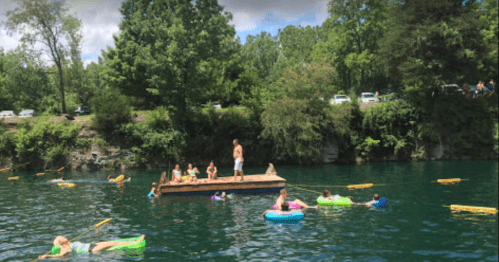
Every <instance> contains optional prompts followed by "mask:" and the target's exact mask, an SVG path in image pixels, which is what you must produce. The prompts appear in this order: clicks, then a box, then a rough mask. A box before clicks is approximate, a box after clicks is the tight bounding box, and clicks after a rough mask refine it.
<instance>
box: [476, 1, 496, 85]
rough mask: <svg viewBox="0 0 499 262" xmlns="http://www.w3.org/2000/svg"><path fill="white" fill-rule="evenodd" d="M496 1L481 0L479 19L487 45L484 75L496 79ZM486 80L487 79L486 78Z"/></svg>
mask: <svg viewBox="0 0 499 262" xmlns="http://www.w3.org/2000/svg"><path fill="white" fill-rule="evenodd" d="M498 13H499V8H498V3H497V0H485V1H483V9H482V15H481V17H480V19H481V20H482V22H483V23H484V24H485V27H484V29H483V30H482V35H483V40H484V42H485V43H486V44H487V47H488V53H489V55H488V57H487V58H488V59H486V60H485V66H484V71H485V72H484V75H486V76H487V77H488V78H493V79H496V81H497V79H498V77H499V72H498V70H499V66H498V65H499V61H498V57H499V53H498V49H499V36H498V34H499V29H498V26H499V19H498ZM487 80H488V79H487Z"/></svg>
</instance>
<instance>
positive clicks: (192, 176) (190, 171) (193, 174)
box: [185, 163, 199, 183]
mask: <svg viewBox="0 0 499 262" xmlns="http://www.w3.org/2000/svg"><path fill="white" fill-rule="evenodd" d="M196 174H199V170H198V168H197V167H194V168H193V167H192V164H191V163H189V164H187V171H186V172H185V175H186V176H187V175H188V176H189V177H190V179H189V181H190V182H191V183H194V182H198V178H197V176H196Z"/></svg>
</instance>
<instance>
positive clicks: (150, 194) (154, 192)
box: [147, 182, 158, 197]
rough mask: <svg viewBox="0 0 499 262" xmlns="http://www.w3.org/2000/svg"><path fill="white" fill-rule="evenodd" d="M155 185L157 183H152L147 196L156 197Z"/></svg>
mask: <svg viewBox="0 0 499 262" xmlns="http://www.w3.org/2000/svg"><path fill="white" fill-rule="evenodd" d="M157 186H158V185H157V184H156V183H155V182H153V183H152V188H151V192H149V195H147V196H148V197H158V195H156V190H157Z"/></svg>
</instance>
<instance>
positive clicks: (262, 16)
mask: <svg viewBox="0 0 499 262" xmlns="http://www.w3.org/2000/svg"><path fill="white" fill-rule="evenodd" d="M122 2H123V1H122V0H100V1H99V0H90V1H89V0H86V1H85V0H66V4H67V6H68V7H69V9H70V12H71V13H73V14H74V15H76V17H78V18H79V19H81V21H82V24H83V35H84V37H83V45H82V52H81V53H82V58H83V60H84V63H85V65H87V64H89V63H91V62H97V59H98V57H99V56H100V55H101V50H103V49H104V50H105V49H107V47H114V40H113V37H112V36H113V34H119V28H118V24H119V23H120V21H121V14H120V12H119V8H120V7H121V3H122ZM328 2H329V1H328V0H219V3H220V5H222V6H224V7H225V9H224V10H225V11H229V12H231V13H232V16H233V19H232V21H231V22H230V24H232V25H234V26H235V29H236V37H240V39H241V42H242V43H244V42H245V40H246V36H247V35H256V34H260V33H261V32H262V31H266V32H269V33H271V34H272V35H276V34H277V32H278V29H279V28H281V29H282V28H284V27H286V26H288V25H293V26H307V25H310V26H316V25H321V24H322V23H323V22H324V21H325V20H326V19H327V18H328V12H327V4H328ZM15 6H16V4H15V1H14V0H0V48H3V49H4V50H5V51H7V50H11V49H15V48H16V47H17V46H18V45H19V41H18V39H19V36H17V35H10V34H8V32H7V31H6V30H5V27H4V26H3V25H2V24H1V23H2V22H4V21H5V19H6V16H5V13H6V12H7V11H8V10H10V9H13V8H14V7H15ZM37 47H38V46H35V48H37ZM40 48H41V47H40Z"/></svg>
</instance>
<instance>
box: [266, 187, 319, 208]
mask: <svg viewBox="0 0 499 262" xmlns="http://www.w3.org/2000/svg"><path fill="white" fill-rule="evenodd" d="M287 196H288V191H287V190H286V189H282V190H281V195H280V196H279V198H278V199H277V201H276V202H275V205H274V209H278V210H280V209H281V205H282V203H284V202H286V201H285V200H286V197H287ZM288 204H289V208H290V209H291V210H293V209H301V208H318V207H319V206H315V207H310V206H308V205H307V204H305V203H304V202H303V201H301V200H299V199H295V201H293V202H288Z"/></svg>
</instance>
